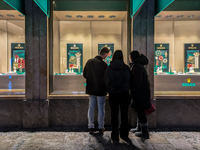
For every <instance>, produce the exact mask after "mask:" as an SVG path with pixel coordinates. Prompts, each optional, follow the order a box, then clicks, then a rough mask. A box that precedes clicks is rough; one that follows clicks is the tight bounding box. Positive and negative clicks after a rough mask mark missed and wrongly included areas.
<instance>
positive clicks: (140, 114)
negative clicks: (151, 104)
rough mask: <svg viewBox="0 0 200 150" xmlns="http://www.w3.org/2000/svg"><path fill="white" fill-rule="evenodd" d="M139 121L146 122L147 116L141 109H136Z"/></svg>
mask: <svg viewBox="0 0 200 150" xmlns="http://www.w3.org/2000/svg"><path fill="white" fill-rule="evenodd" d="M136 112H137V115H138V120H139V123H147V117H146V115H145V112H144V110H143V109H136Z"/></svg>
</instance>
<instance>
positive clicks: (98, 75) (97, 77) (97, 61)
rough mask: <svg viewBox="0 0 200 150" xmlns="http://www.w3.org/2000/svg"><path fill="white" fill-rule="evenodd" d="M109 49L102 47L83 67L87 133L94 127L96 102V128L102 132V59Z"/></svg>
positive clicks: (103, 95) (103, 103) (103, 102)
mask: <svg viewBox="0 0 200 150" xmlns="http://www.w3.org/2000/svg"><path fill="white" fill-rule="evenodd" d="M109 52H110V51H109V49H108V48H107V47H103V48H102V49H101V50H100V54H99V55H98V56H96V57H95V58H92V59H89V60H88V61H87V63H86V65H85V67H84V70H83V76H84V78H85V79H86V84H87V85H86V94H89V109H88V128H89V133H93V132H94V131H95V129H94V110H95V107H96V103H97V104H98V129H99V132H100V133H103V132H104V130H105V128H104V115H105V102H106V95H107V89H106V84H105V81H104V73H105V71H106V69H107V64H106V63H105V62H104V61H103V59H105V58H106V57H107V56H108V54H109Z"/></svg>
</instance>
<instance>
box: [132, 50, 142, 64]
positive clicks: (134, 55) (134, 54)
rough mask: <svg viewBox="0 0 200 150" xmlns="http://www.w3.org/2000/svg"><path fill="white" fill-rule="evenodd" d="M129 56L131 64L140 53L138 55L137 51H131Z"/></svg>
mask: <svg viewBox="0 0 200 150" xmlns="http://www.w3.org/2000/svg"><path fill="white" fill-rule="evenodd" d="M130 55H131V60H132V62H133V61H134V60H135V59H136V58H138V57H140V53H139V52H138V51H131V52H130Z"/></svg>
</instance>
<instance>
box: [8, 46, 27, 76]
mask: <svg viewBox="0 0 200 150" xmlns="http://www.w3.org/2000/svg"><path fill="white" fill-rule="evenodd" d="M11 70H12V71H13V72H14V73H17V74H24V73H25V44H24V43H11Z"/></svg>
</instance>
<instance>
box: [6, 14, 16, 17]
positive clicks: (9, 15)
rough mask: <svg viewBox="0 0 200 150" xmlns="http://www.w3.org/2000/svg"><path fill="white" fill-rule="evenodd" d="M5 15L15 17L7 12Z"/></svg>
mask: <svg viewBox="0 0 200 150" xmlns="http://www.w3.org/2000/svg"><path fill="white" fill-rule="evenodd" d="M7 16H8V17H15V16H14V15H11V14H7Z"/></svg>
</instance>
